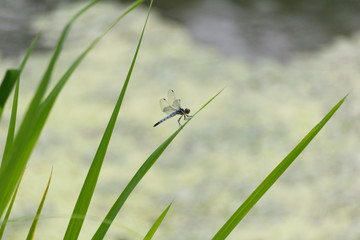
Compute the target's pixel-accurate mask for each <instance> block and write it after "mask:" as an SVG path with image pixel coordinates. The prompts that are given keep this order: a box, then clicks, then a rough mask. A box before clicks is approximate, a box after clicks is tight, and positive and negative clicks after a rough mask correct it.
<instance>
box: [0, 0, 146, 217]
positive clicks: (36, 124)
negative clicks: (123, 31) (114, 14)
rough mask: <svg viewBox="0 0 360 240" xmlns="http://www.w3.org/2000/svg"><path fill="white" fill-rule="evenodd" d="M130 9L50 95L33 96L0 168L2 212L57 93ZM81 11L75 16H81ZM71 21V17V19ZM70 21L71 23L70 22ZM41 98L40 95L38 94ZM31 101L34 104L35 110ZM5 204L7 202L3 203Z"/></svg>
mask: <svg viewBox="0 0 360 240" xmlns="http://www.w3.org/2000/svg"><path fill="white" fill-rule="evenodd" d="M98 1H99V0H96V1H92V2H91V3H90V4H89V5H87V7H85V8H84V9H82V10H81V11H80V12H79V13H78V14H80V13H83V12H84V11H85V10H87V9H88V8H90V7H91V6H92V5H94V4H95V3H96V2H98ZM140 2H141V1H137V2H136V3H135V4H133V5H132V7H133V8H134V7H135V6H137V5H139V3H140ZM128 12H129V10H128V11H126V12H125V13H124V14H123V15H121V16H120V17H119V18H118V19H117V20H116V21H114V22H113V24H111V25H110V26H109V27H108V29H107V30H106V31H105V32H104V33H102V34H101V35H100V37H98V38H97V39H96V40H95V41H94V42H93V43H92V44H91V45H90V46H89V47H88V48H87V49H86V50H85V51H84V52H83V54H81V55H80V57H78V58H77V59H76V60H75V61H74V63H73V64H72V65H71V66H70V68H69V69H68V70H67V71H66V72H65V74H64V75H63V77H62V78H61V79H60V80H59V82H58V83H57V85H56V86H55V87H54V89H53V90H52V91H51V93H50V94H49V96H48V97H47V98H46V99H45V100H44V101H43V102H42V103H41V104H40V105H37V100H36V99H35V98H34V99H33V101H32V103H31V104H30V107H29V109H28V111H27V114H26V115H25V118H24V121H23V123H22V124H21V126H20V129H19V131H18V134H17V136H16V138H15V141H14V144H13V145H14V146H13V147H12V148H11V150H10V153H9V161H7V162H9V164H6V165H4V168H1V169H0V192H2V193H3V194H1V195H0V216H1V215H2V213H3V211H4V209H5V206H6V204H7V202H8V201H9V199H10V197H11V194H12V192H13V190H14V188H15V185H16V182H17V180H18V178H19V175H20V173H21V171H22V169H23V168H24V167H25V165H26V163H27V161H28V159H29V157H30V154H31V152H32V150H33V148H34V146H35V144H36V141H37V139H38V137H39V136H40V133H41V131H42V129H43V127H44V125H45V122H46V120H47V117H48V115H49V113H50V111H51V108H52V106H53V104H54V103H55V100H56V98H57V96H58V95H59V93H60V91H61V90H62V88H63V86H64V85H65V83H66V82H67V80H68V79H69V78H70V76H71V74H72V73H73V72H74V70H75V69H76V68H77V66H78V65H79V64H80V62H81V61H82V60H83V58H84V57H85V56H86V55H87V53H88V52H89V51H90V50H91V49H92V48H93V47H94V46H95V45H96V43H98V42H99V41H100V39H101V38H102V37H103V36H104V35H105V34H106V33H107V32H108V31H109V30H110V29H111V28H112V27H113V26H114V25H115V24H116V23H117V22H118V21H120V19H121V18H122V17H123V16H125V15H126V14H127V13H128ZM78 14H77V15H76V17H78ZM76 17H74V18H73V20H75V19H76ZM70 23H71V24H72V21H70ZM71 24H70V25H71ZM39 91H42V90H40V88H39V89H38V90H37V93H36V96H40V95H39V94H38V92H39ZM39 99H40V98H39ZM32 105H34V106H35V107H36V108H35V107H33V108H34V110H33V111H32V110H31V108H32ZM3 203H4V204H5V206H4V204H3Z"/></svg>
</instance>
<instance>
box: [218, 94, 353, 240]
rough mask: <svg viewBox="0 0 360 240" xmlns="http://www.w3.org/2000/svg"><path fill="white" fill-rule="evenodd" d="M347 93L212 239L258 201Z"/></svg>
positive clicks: (229, 229)
mask: <svg viewBox="0 0 360 240" xmlns="http://www.w3.org/2000/svg"><path fill="white" fill-rule="evenodd" d="M346 97H347V95H346V96H345V97H344V98H343V99H341V100H340V101H339V102H338V103H337V104H336V105H335V106H334V107H333V108H332V109H331V110H330V112H329V113H328V114H327V115H326V116H325V117H324V118H323V119H322V120H321V121H320V122H319V123H318V124H317V125H316V126H315V127H314V128H313V129H312V130H311V131H310V132H309V133H308V134H307V135H306V136H305V137H304V138H303V139H302V140H301V142H300V143H299V144H298V145H297V146H296V147H295V148H294V149H293V150H292V151H291V152H290V153H289V154H288V155H287V156H286V157H285V158H284V159H283V160H282V161H281V162H280V164H279V165H278V166H277V167H276V168H275V169H274V170H273V171H272V172H271V173H270V174H269V175H268V176H267V177H266V178H265V180H264V181H263V182H262V183H261V184H260V185H259V186H258V187H257V188H256V189H255V191H254V192H253V193H252V194H251V195H250V196H249V197H248V198H247V199H246V200H245V202H244V203H243V204H242V205H241V206H240V207H239V208H238V209H237V210H236V211H235V213H234V214H233V215H232V216H231V217H230V218H229V220H228V221H227V222H226V223H225V224H224V225H223V226H222V227H221V229H220V230H219V231H218V232H217V233H216V234H215V236H214V237H213V238H212V239H214V240H221V239H225V238H226V237H227V236H228V235H229V234H230V233H231V232H232V230H233V229H234V228H235V227H236V226H237V224H238V223H239V222H240V221H241V220H242V219H243V218H244V217H245V215H246V214H247V213H248V212H249V211H250V209H251V208H252V207H253V206H254V205H255V204H256V203H257V202H258V201H259V199H260V198H261V197H262V196H263V195H264V194H265V193H266V191H267V190H268V189H269V188H270V187H271V186H272V185H273V184H274V183H275V182H276V181H277V180H278V178H279V177H280V176H281V175H282V174H283V173H284V172H285V170H286V169H287V168H288V167H289V166H290V165H291V163H292V162H293V161H294V160H295V159H296V158H297V157H298V156H299V154H300V153H301V152H302V151H303V150H304V149H305V147H306V146H307V145H308V144H309V143H310V142H311V140H312V139H313V138H314V137H315V136H316V135H317V134H318V132H319V131H320V130H321V129H322V127H323V126H324V125H325V124H326V123H327V121H328V120H329V119H330V118H331V117H332V116H333V114H334V113H335V112H336V111H337V110H338V108H339V107H340V106H341V104H343V102H344V101H345V99H346Z"/></svg>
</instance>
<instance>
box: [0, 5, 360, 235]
mask: <svg viewBox="0 0 360 240" xmlns="http://www.w3.org/2000/svg"><path fill="white" fill-rule="evenodd" d="M77 7H78V5H65V6H63V7H62V8H60V9H58V10H57V11H55V12H54V13H52V14H50V15H48V16H42V17H39V19H37V20H36V23H34V28H35V29H42V30H43V36H42V40H43V41H46V43H47V44H48V45H49V46H52V45H53V44H54V41H55V40H57V36H58V35H59V32H60V30H61V28H62V27H63V23H64V19H69V18H70V16H72V14H73V13H74V11H75V8H77ZM122 10H123V9H122V7H121V6H119V5H114V4H101V5H99V6H98V7H96V8H94V9H93V10H91V11H90V12H89V13H88V14H87V15H86V16H84V17H83V18H82V19H81V20H80V21H79V22H78V23H77V24H76V25H75V26H74V30H73V31H72V32H71V35H70V37H69V41H68V42H67V43H66V44H65V46H64V52H63V54H62V56H61V59H60V62H59V72H57V73H55V76H54V77H55V78H58V77H59V74H61V73H62V72H63V71H64V69H66V68H67V67H68V66H69V65H70V63H71V61H70V60H69V59H74V58H75V57H76V56H77V55H79V53H80V52H81V51H82V50H83V47H84V46H86V45H87V44H89V43H90V42H91V41H92V40H93V39H94V38H95V37H96V36H97V34H98V33H99V32H101V31H102V29H104V26H106V25H108V24H109V23H110V21H111V20H112V19H114V18H115V16H117V15H118V14H119V12H121V11H122ZM144 15H145V14H144V11H141V10H135V11H134V12H133V13H132V14H131V15H129V16H128V17H127V18H126V19H124V20H123V22H121V23H120V24H119V26H118V27H117V28H116V29H115V30H113V31H112V32H111V33H110V34H109V35H107V36H106V38H105V39H104V41H103V42H101V43H100V44H99V45H98V46H97V47H96V48H95V49H94V50H93V51H92V52H91V53H90V54H89V57H88V58H87V59H86V60H85V61H84V62H83V63H82V65H81V66H80V69H79V71H78V72H76V73H75V74H74V75H73V76H72V78H71V81H70V82H69V84H68V86H66V87H65V89H64V92H63V93H62V95H61V96H60V98H59V100H58V101H57V103H56V105H55V108H54V111H53V112H52V114H51V115H50V119H49V122H48V124H47V126H46V127H45V129H44V132H43V134H42V135H41V137H40V140H39V144H38V146H37V147H36V149H35V152H34V153H33V154H32V157H31V160H30V162H29V164H28V167H27V170H26V172H25V175H24V179H23V181H22V182H23V183H22V185H21V186H20V188H19V192H18V198H17V200H16V202H15V204H14V207H13V211H14V212H13V217H16V216H18V217H19V218H20V219H17V220H16V221H14V222H11V223H10V224H9V225H8V227H7V232H6V234H8V235H7V236H8V237H9V238H11V239H19V236H24V232H27V230H28V225H29V223H30V222H31V216H33V213H34V212H35V211H36V210H35V208H34V206H36V205H37V203H38V196H40V195H41V194H42V192H43V189H42V185H41V184H40V185H39V184H35V183H38V182H42V183H44V182H46V181H47V178H48V173H49V170H50V169H51V167H52V166H53V167H54V172H53V178H52V185H51V187H50V189H49V192H48V196H47V200H46V204H45V206H44V209H43V217H44V219H47V221H40V222H39V224H38V230H37V237H38V239H58V238H60V237H61V236H60V237H59V235H58V233H59V231H60V232H64V231H65V227H66V224H67V222H68V218H69V216H70V214H71V211H72V208H73V206H74V204H75V201H76V198H77V195H78V192H79V190H80V188H81V185H82V182H83V180H84V178H85V174H86V173H87V170H88V166H89V164H90V162H91V160H92V156H93V155H94V153H95V151H96V147H97V145H98V142H99V141H100V138H101V136H102V132H103V131H104V126H105V124H106V122H107V120H108V118H109V116H110V114H111V111H112V108H113V104H114V102H115V101H116V98H117V94H118V92H119V90H120V89H121V86H122V83H123V79H124V78H125V76H126V74H127V68H128V66H129V64H130V59H129V57H128V56H132V54H133V50H134V47H135V46H136V44H137V40H138V33H139V31H140V30H141V26H142V22H143V17H140V16H144ZM89 26H91V27H89ZM359 49H360V35H354V36H353V37H352V38H350V39H338V40H337V41H336V42H334V43H333V44H332V45H330V46H326V47H324V49H323V50H322V51H320V52H316V53H311V54H306V55H301V54H299V56H298V57H297V58H296V59H295V60H294V61H291V62H288V63H286V64H284V65H281V64H277V63H275V62H271V61H267V62H261V63H258V64H256V65H255V64H249V63H246V62H244V61H241V59H237V58H229V57H227V56H224V55H222V54H220V53H219V52H217V51H216V50H214V49H211V48H209V47H204V46H200V45H196V44H194V43H193V42H192V41H191V39H190V38H189V36H188V34H187V32H186V31H185V30H184V29H182V28H181V27H179V26H178V25H176V24H175V23H173V22H166V21H164V20H163V19H161V18H160V17H157V16H156V12H153V16H152V18H151V20H150V22H149V26H148V29H147V33H146V35H145V41H144V42H143V49H142V51H141V52H140V58H139V59H138V63H137V67H136V68H135V69H134V73H133V81H132V82H131V83H130V85H129V88H128V92H127V98H126V99H125V100H124V103H125V104H124V108H123V109H122V110H121V111H120V117H119V120H118V124H117V129H116V135H114V136H113V138H112V142H111V143H110V146H109V151H108V153H107V156H106V159H105V162H104V166H103V170H102V172H101V176H100V181H99V182H98V186H97V188H96V189H95V195H94V199H93V201H92V204H91V207H90V209H89V212H88V218H87V219H86V221H85V223H84V227H83V228H84V230H85V231H83V232H82V233H81V235H80V238H81V239H89V238H90V237H91V236H92V235H93V233H94V231H95V230H96V228H97V226H98V225H99V223H100V222H101V221H102V220H103V213H104V212H106V211H107V210H108V209H109V207H110V206H111V204H112V203H113V202H114V201H115V199H116V198H117V196H118V194H119V192H121V191H122V189H123V188H124V186H125V185H126V184H127V182H128V180H129V178H130V177H131V176H132V175H133V174H134V172H135V171H136V170H137V169H138V167H139V166H140V165H141V164H142V162H143V160H144V159H145V158H146V157H147V156H148V155H149V154H150V153H151V152H152V151H153V149H154V148H155V147H157V146H158V145H159V143H161V142H162V141H163V140H164V139H165V137H167V136H168V135H169V134H170V133H171V132H173V131H174V129H176V128H177V122H176V120H174V119H171V120H168V121H167V122H165V123H163V124H161V125H160V126H158V127H157V128H153V127H152V125H153V124H154V123H155V122H156V121H158V120H160V119H161V118H162V117H163V115H162V114H161V111H160V108H159V104H158V100H159V99H160V98H162V97H165V94H166V92H167V90H168V89H170V88H171V89H174V90H175V92H176V94H177V97H179V98H181V99H182V104H183V106H184V107H189V108H190V109H193V110H195V109H198V108H199V107H200V106H201V104H203V102H205V100H207V99H208V98H209V96H212V95H213V93H215V92H217V90H218V89H220V88H222V87H224V86H225V87H226V89H225V91H224V92H223V93H222V94H221V96H219V97H218V98H217V101H215V102H214V103H212V108H213V110H212V111H209V110H206V109H205V110H204V111H203V113H202V114H201V115H200V116H198V117H197V118H196V119H194V121H192V123H191V124H190V125H189V126H188V129H187V131H182V133H181V135H180V136H178V137H177V139H176V140H175V141H174V144H173V145H171V146H170V147H169V151H166V152H165V153H164V154H163V156H162V157H161V158H160V159H159V161H158V162H157V164H156V165H155V166H154V167H153V168H152V170H151V171H150V172H149V173H148V175H147V176H146V177H145V179H144V180H145V181H143V182H142V183H141V184H140V185H139V186H138V188H137V189H136V190H135V192H134V194H133V195H132V196H131V197H130V199H129V200H130V201H128V202H127V203H126V204H125V206H124V208H123V209H122V211H121V216H122V217H119V218H117V219H116V221H115V223H114V224H113V226H112V228H111V229H110V231H109V239H116V238H125V239H133V238H137V237H139V233H140V234H143V235H144V234H145V233H146V231H147V230H148V229H149V227H150V226H151V224H152V223H153V222H154V221H155V219H156V218H157V217H158V216H159V212H161V211H162V210H163V209H164V207H165V206H166V205H168V203H169V202H171V201H172V200H174V203H173V205H172V209H171V211H170V212H169V213H168V215H167V218H166V220H165V221H164V222H163V224H162V225H161V231H159V232H158V233H157V234H158V235H157V237H158V239H206V238H210V237H212V236H213V234H214V233H215V231H214V229H219V228H220V227H221V225H222V224H223V222H224V221H225V220H226V219H227V218H228V217H229V216H230V215H231V214H232V213H233V212H234V210H235V209H236V208H237V207H238V206H239V205H240V203H241V202H242V201H243V200H244V199H245V198H246V197H247V196H248V195H249V194H250V193H251V192H252V190H253V189H254V188H255V187H256V186H257V185H258V184H259V183H260V182H261V181H262V179H263V178H264V177H265V176H266V175H267V173H269V172H270V171H271V169H273V168H274V167H275V166H276V164H277V163H278V162H279V159H282V158H283V157H284V156H285V155H286V154H287V153H288V152H289V151H290V150H291V149H292V148H293V147H294V146H295V145H296V144H297V141H298V140H299V139H301V138H302V137H303V136H304V135H305V134H306V133H307V131H308V130H309V129H310V128H312V127H313V126H314V125H315V124H316V123H317V122H318V121H319V120H320V119H321V118H322V116H323V115H324V114H325V113H326V112H327V111H328V110H329V109H330V108H331V107H332V106H333V105H334V104H335V103H336V102H337V101H338V99H340V98H341V97H343V96H344V95H345V94H346V93H347V92H349V91H351V95H350V97H349V99H348V102H347V104H345V105H344V106H343V107H342V109H341V111H340V112H341V114H336V115H335V116H334V118H333V119H332V121H331V122H329V124H328V126H327V128H325V129H324V131H323V132H322V133H321V134H319V136H318V137H317V139H316V140H315V141H314V142H313V144H311V145H310V146H309V148H308V149H307V150H306V151H305V152H304V153H303V155H302V156H300V158H299V159H298V161H297V162H296V163H295V164H294V166H293V167H292V168H290V169H289V170H288V173H286V174H285V175H284V176H283V177H282V178H280V181H278V182H277V184H276V185H275V186H274V187H273V189H271V190H270V192H268V193H267V194H266V196H265V197H264V199H263V200H262V201H260V202H259V203H258V204H257V205H256V206H255V208H254V209H253V210H252V211H251V212H250V213H249V215H248V217H247V219H246V220H245V221H243V222H242V223H241V224H240V225H239V226H238V227H237V229H236V230H238V231H236V230H235V231H234V232H233V233H232V234H231V235H230V237H229V239H239V238H241V239H256V238H260V239H299V237H300V236H301V237H300V238H301V239H358V238H359V236H360V230H359V229H358V226H357V223H358V222H359V216H360V210H359V208H358V206H357V204H358V201H357V200H356V199H359V197H360V190H358V189H359V188H358V187H357V186H358V185H359V181H360V177H359V174H358V172H359V168H360V162H359V157H358V147H357V143H358V142H359V131H358V129H359V126H358V125H359V121H358V118H359V112H360V108H359V106H358V104H356V102H357V100H358V99H359V97H358V95H359V94H358V93H359V84H358V78H359V76H360V70H359V69H360V68H359V63H360V50H359ZM48 58H49V54H47V53H41V54H40V53H38V54H35V55H34V56H32V58H31V61H29V63H28V65H27V67H26V68H25V71H24V73H23V75H24V76H26V79H25V78H24V80H23V81H22V82H21V95H20V102H19V104H20V105H19V108H20V113H21V112H23V111H24V108H25V107H26V106H24V105H22V103H24V102H26V101H27V100H28V99H29V98H30V94H31V92H32V90H33V89H34V88H35V87H36V86H37V82H36V81H35V80H36V79H39V77H40V76H41V74H42V69H43V68H41V69H40V68H39V66H44V65H46V62H47V61H48ZM0 61H1V65H0V72H4V71H5V69H6V68H7V67H8V66H11V64H12V63H13V62H16V60H14V59H1V60H0ZM79 89H80V90H81V91H79ZM8 107H9V106H6V108H5V111H4V115H3V119H2V122H3V123H4V124H2V125H1V128H0V134H1V138H0V141H2V142H1V145H0V146H3V145H4V144H3V141H4V139H5V133H6V122H7V121H9V117H10V115H9V112H10V111H9V108H8ZM214 109H215V110H214ZM204 166H205V167H204ZM38 186H39V187H38ZM219 191H220V193H219ZM59 196H61V197H59ZM29 197H30V199H29ZM32 197H33V198H32ZM100 199H101V201H100ZM208 208H210V209H211V210H210V211H209V210H208ZM24 216H29V218H28V219H24ZM259 229H261V230H259Z"/></svg>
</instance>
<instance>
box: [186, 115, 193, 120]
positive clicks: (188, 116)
mask: <svg viewBox="0 0 360 240" xmlns="http://www.w3.org/2000/svg"><path fill="white" fill-rule="evenodd" d="M190 118H192V116H190V115H184V120H187V119H190Z"/></svg>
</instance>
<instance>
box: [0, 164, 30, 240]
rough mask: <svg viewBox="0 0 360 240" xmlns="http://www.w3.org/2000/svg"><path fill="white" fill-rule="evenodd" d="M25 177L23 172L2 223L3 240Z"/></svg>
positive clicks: (1, 234) (0, 228)
mask: <svg viewBox="0 0 360 240" xmlns="http://www.w3.org/2000/svg"><path fill="white" fill-rule="evenodd" d="M23 176H24V171H23V173H22V174H21V177H20V179H19V182H18V184H17V185H16V188H15V191H14V194H13V196H12V198H11V201H10V204H9V207H8V209H7V211H6V214H5V217H4V220H3V221H2V223H1V227H0V239H2V236H3V234H4V231H5V227H6V224H7V222H8V220H9V216H10V213H11V210H12V207H13V205H14V202H15V199H16V195H17V192H18V190H19V186H20V183H21V180H22V178H23Z"/></svg>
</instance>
